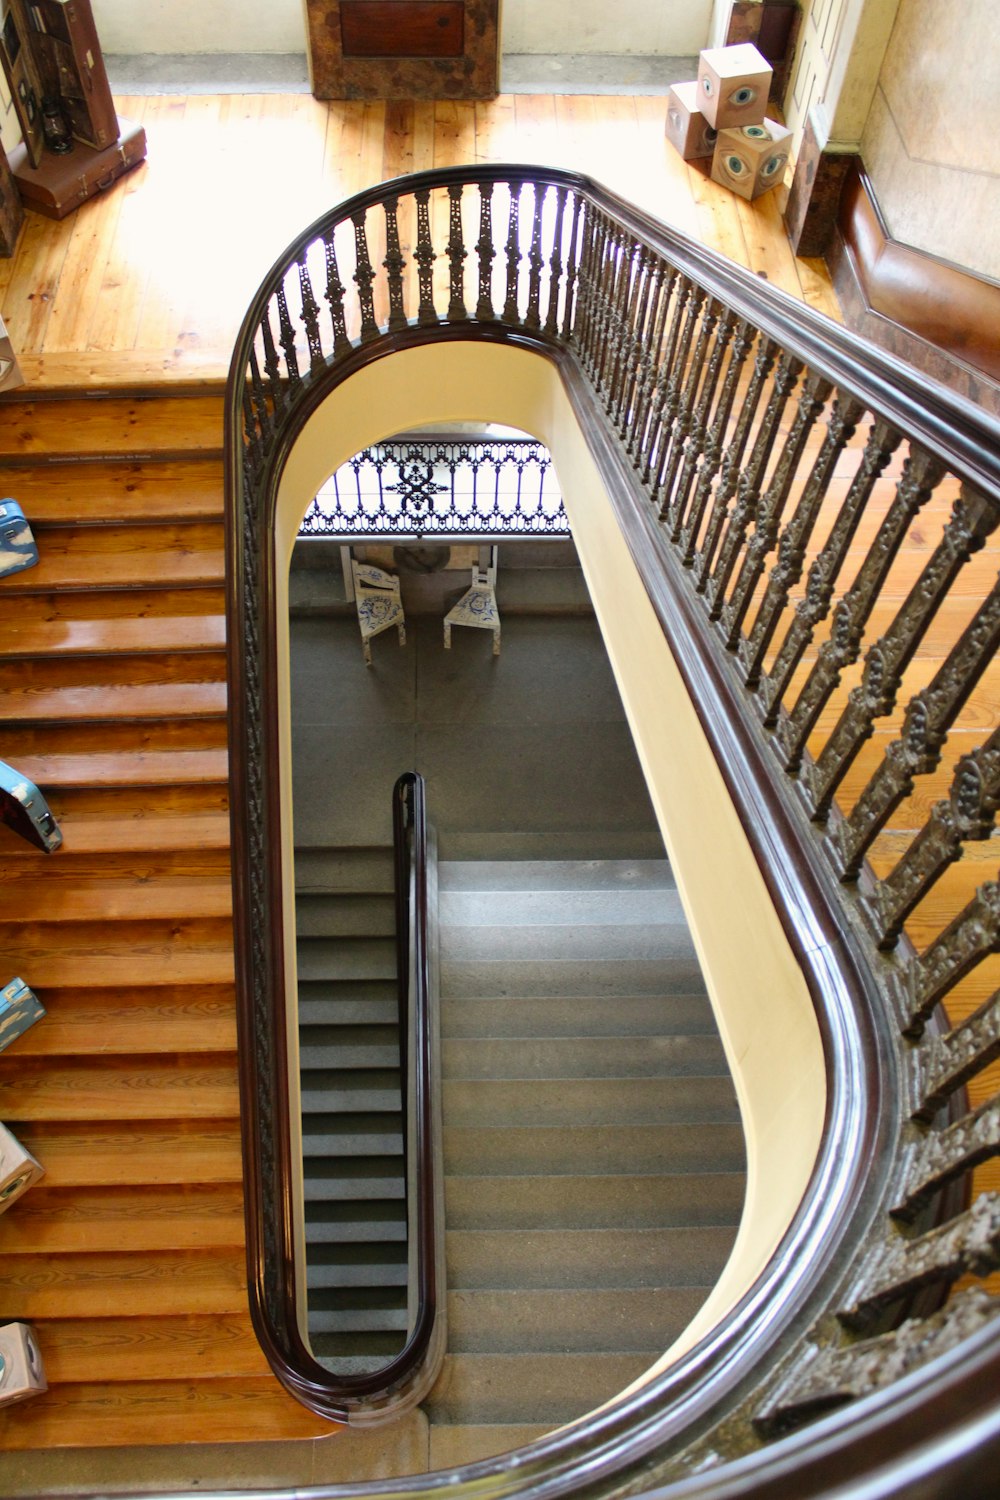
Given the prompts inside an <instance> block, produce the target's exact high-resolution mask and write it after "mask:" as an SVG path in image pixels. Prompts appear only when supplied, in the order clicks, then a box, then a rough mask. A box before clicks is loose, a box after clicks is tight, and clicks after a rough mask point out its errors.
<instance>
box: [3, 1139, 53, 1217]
mask: <svg viewBox="0 0 1000 1500" xmlns="http://www.w3.org/2000/svg"><path fill="white" fill-rule="evenodd" d="M44 1175H45V1174H44V1172H43V1171H42V1169H41V1167H40V1166H39V1164H38V1162H37V1161H36V1160H35V1158H34V1157H33V1156H32V1155H31V1154H30V1152H28V1151H25V1149H24V1147H23V1146H22V1145H21V1142H20V1141H19V1140H18V1139H17V1137H16V1136H14V1135H12V1134H11V1132H10V1131H9V1130H8V1129H7V1127H6V1125H0V1214H2V1213H3V1211H4V1209H6V1208H10V1205H11V1204H12V1203H16V1201H17V1199H18V1198H20V1196H21V1194H22V1193H24V1192H27V1190H28V1188H30V1186H31V1184H32V1183H33V1182H37V1181H38V1179H39V1178H40V1177H44Z"/></svg>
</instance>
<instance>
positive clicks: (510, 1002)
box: [299, 993, 717, 1039]
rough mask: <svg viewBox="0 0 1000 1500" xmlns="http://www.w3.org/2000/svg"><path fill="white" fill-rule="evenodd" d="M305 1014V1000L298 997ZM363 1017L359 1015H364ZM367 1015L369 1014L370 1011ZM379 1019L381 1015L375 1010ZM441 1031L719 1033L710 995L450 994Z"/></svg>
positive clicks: (482, 1033) (541, 1034) (485, 1033)
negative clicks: (470, 996)
mask: <svg viewBox="0 0 1000 1500" xmlns="http://www.w3.org/2000/svg"><path fill="white" fill-rule="evenodd" d="M299 1015H300V1017H301V1016H302V1000H301V995H300V999H299ZM360 1018H361V1016H360V1015H359V1019H360ZM365 1018H366V1019H367V1013H366V1014H365ZM371 1018H372V1019H373V1020H374V1019H376V1013H375V1012H374V1011H373V1012H372V1013H371ZM441 1035H442V1037H444V1038H447V1039H457V1038H460V1037H626V1036H655V1035H659V1036H670V1035H683V1036H692V1035H712V1036H715V1035H717V1032H716V1027H715V1017H714V1016H713V1014H712V1007H711V1004H710V1002H709V999H708V996H707V995H705V994H697V993H695V994H687V995H683V994H682V995H616V996H614V997H613V999H609V997H607V996H603V997H601V998H599V999H594V998H592V997H591V996H589V995H561V996H557V997H555V998H554V999H547V998H545V997H539V996H517V997H513V998H512V997H510V996H507V995H476V996H474V997H473V998H471V999H457V998H455V997H454V996H451V997H449V998H447V999H445V1000H442V1002H441Z"/></svg>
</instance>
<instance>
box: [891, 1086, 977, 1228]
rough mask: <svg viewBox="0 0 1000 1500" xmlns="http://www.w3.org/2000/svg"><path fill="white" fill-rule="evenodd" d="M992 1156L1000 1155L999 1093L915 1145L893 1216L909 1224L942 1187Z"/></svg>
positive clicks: (892, 1210) (893, 1209)
mask: <svg viewBox="0 0 1000 1500" xmlns="http://www.w3.org/2000/svg"><path fill="white" fill-rule="evenodd" d="M993 1156H1000V1095H997V1096H995V1097H994V1098H992V1099H987V1101H986V1103H985V1104H981V1105H980V1106H979V1108H978V1109H977V1110H976V1111H975V1112H974V1113H973V1114H971V1115H966V1116H965V1117H964V1118H963V1119H961V1120H956V1121H955V1123H954V1124H953V1125H949V1126H948V1127H947V1129H945V1130H942V1131H940V1132H938V1131H932V1132H931V1133H930V1134H929V1135H927V1136H925V1137H924V1139H923V1140H922V1141H921V1142H920V1144H919V1145H918V1146H916V1147H914V1149H913V1151H912V1153H911V1158H910V1160H909V1162H908V1163H907V1172H906V1178H907V1182H906V1188H905V1191H904V1193H903V1196H902V1198H901V1199H900V1200H899V1202H898V1203H897V1204H895V1205H894V1207H893V1208H892V1209H891V1210H890V1212H891V1213H892V1216H893V1218H895V1219H899V1220H901V1221H902V1223H904V1224H912V1222H913V1220H914V1219H915V1218H916V1217H917V1215H918V1214H919V1213H920V1211H921V1209H923V1208H926V1206H927V1204H928V1203H930V1201H931V1199H932V1198H933V1197H935V1195H936V1194H937V1193H939V1192H940V1191H941V1189H942V1188H946V1187H947V1186H948V1184H949V1183H951V1182H955V1181H957V1179H958V1178H960V1177H964V1176H965V1174H966V1172H971V1171H972V1169H973V1167H978V1166H979V1165H980V1163H981V1162H984V1161H989V1160H990V1158H991V1157H993Z"/></svg>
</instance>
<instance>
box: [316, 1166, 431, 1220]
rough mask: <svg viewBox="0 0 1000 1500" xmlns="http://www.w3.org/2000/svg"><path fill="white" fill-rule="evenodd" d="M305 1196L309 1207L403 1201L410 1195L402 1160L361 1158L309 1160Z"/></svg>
mask: <svg viewBox="0 0 1000 1500" xmlns="http://www.w3.org/2000/svg"><path fill="white" fill-rule="evenodd" d="M304 1193H305V1200H306V1203H307V1204H309V1203H330V1202H332V1203H339V1202H356V1201H359V1200H361V1199H365V1200H378V1201H381V1200H383V1199H387V1198H391V1199H399V1200H402V1199H404V1198H405V1196H406V1192H405V1183H404V1181H403V1173H402V1158H401V1157H399V1156H373V1157H364V1156H359V1157H345V1158H343V1159H341V1160H335V1161H331V1160H327V1159H319V1160H314V1161H307V1162H306V1178H305V1185H304ZM364 1212H367V1207H366V1208H365V1210H364Z"/></svg>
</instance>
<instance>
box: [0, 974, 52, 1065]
mask: <svg viewBox="0 0 1000 1500" xmlns="http://www.w3.org/2000/svg"><path fill="white" fill-rule="evenodd" d="M44 1014H45V1007H44V1006H43V1005H42V1004H41V1002H40V1001H39V999H38V996H37V995H36V994H35V992H34V990H29V989H28V986H27V985H26V984H25V982H24V980H23V979H12V980H11V982H10V984H7V985H5V986H4V988H3V989H2V990H0V1052H2V1051H3V1049H4V1048H5V1047H9V1046H10V1044H11V1042H13V1041H16V1040H17V1038H18V1037H19V1036H22V1035H23V1034H24V1032H26V1031H27V1030H28V1027H29V1026H34V1024H35V1022H36V1021H40V1020H41V1018H42V1016H44Z"/></svg>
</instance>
